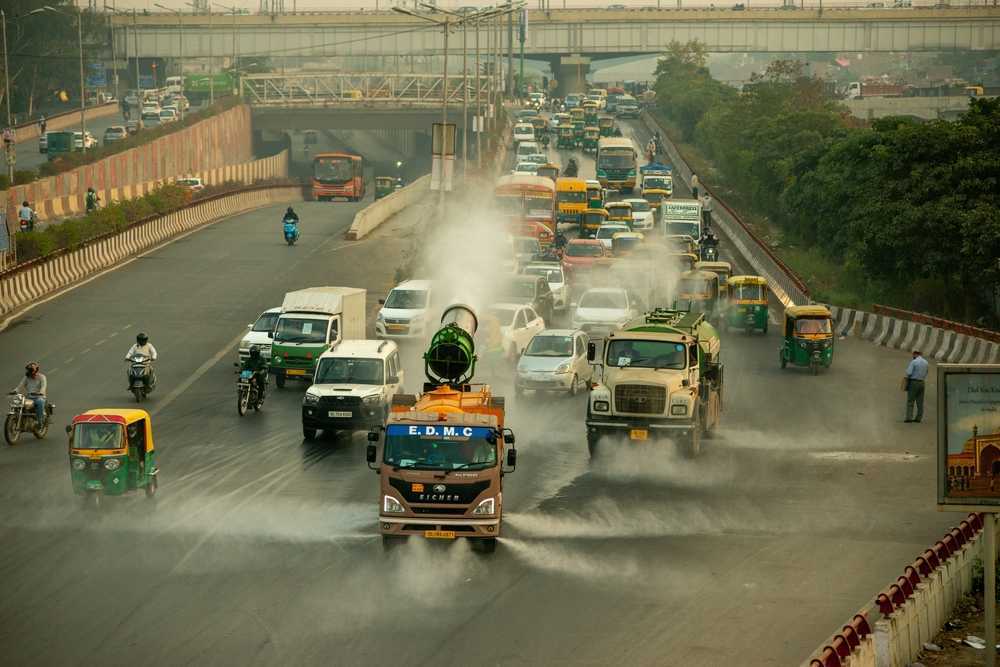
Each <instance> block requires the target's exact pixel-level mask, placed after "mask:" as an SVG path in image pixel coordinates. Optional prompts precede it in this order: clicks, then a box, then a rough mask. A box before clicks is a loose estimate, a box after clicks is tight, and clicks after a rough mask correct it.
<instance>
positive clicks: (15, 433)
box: [3, 415, 21, 445]
mask: <svg viewBox="0 0 1000 667" xmlns="http://www.w3.org/2000/svg"><path fill="white" fill-rule="evenodd" d="M3 437H4V439H5V440H6V441H7V444H8V445H14V444H17V441H18V440H20V439H21V429H20V427H19V426H18V423H17V417H15V416H14V415H7V420H6V421H5V422H4V423H3Z"/></svg>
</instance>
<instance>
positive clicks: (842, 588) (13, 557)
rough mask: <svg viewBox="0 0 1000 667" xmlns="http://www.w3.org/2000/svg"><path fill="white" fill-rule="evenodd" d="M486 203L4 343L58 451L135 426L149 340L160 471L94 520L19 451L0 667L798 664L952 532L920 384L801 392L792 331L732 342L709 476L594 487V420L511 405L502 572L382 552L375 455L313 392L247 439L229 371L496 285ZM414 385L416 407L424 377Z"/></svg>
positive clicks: (217, 249)
mask: <svg viewBox="0 0 1000 667" xmlns="http://www.w3.org/2000/svg"><path fill="white" fill-rule="evenodd" d="M589 164H590V166H589V167H588V163H581V166H582V167H583V171H582V172H581V173H582V174H584V175H590V174H592V173H593V172H592V163H589ZM588 169H590V171H587V170H588ZM465 194H466V195H467V197H466V198H465V199H464V200H463V201H461V202H457V205H455V206H452V207H451V209H450V210H451V211H452V214H451V215H449V216H448V217H447V219H446V220H437V219H436V220H435V221H434V227H433V228H431V229H429V230H428V231H427V232H426V234H424V233H421V232H418V231H416V230H415V229H414V228H413V227H412V224H411V221H412V219H413V218H416V217H419V214H420V210H419V209H418V208H413V209H410V210H408V211H406V212H404V213H403V214H402V215H403V216H404V217H403V218H402V219H401V220H398V221H395V222H393V223H392V224H390V225H389V227H388V228H385V229H382V230H380V231H378V232H376V233H375V234H374V235H373V236H372V237H370V238H369V239H366V240H362V241H358V242H348V241H344V240H343V238H342V233H343V231H344V230H345V229H346V227H347V226H348V225H349V223H350V219H351V217H352V215H353V212H354V211H355V210H357V208H358V205H355V204H344V203H335V204H329V203H327V204H318V203H304V204H302V205H301V206H298V207H296V208H297V209H298V210H299V212H300V213H301V215H302V218H303V226H302V227H303V238H302V240H301V241H300V243H299V244H298V245H296V246H295V247H293V248H288V247H286V246H284V245H283V244H282V243H281V240H280V236H279V225H278V215H279V207H272V208H269V209H265V210H261V211H257V212H253V213H249V214H246V215H242V216H238V217H235V218H232V219H230V220H227V221H224V222H220V223H218V224H215V225H212V226H210V227H207V228H205V229H204V230H202V231H199V232H197V233H195V234H192V235H190V236H187V237H185V238H184V239H182V240H179V241H177V242H175V243H173V244H170V245H168V246H166V247H164V248H162V249H160V250H158V251H155V252H152V253H150V254H148V255H146V256H144V257H142V258H139V259H137V260H135V261H133V262H131V263H130V264H128V265H126V266H124V267H123V268H121V269H119V270H117V271H114V272H111V273H108V274H105V275H103V276H101V277H99V278H97V279H95V280H93V281H91V282H89V283H87V284H85V285H83V286H81V287H79V288H78V289H75V290H73V291H70V292H68V293H66V294H64V295H63V296H60V297H58V298H56V299H53V300H51V301H49V302H47V303H44V304H42V305H40V306H38V307H36V308H35V309H33V310H31V311H29V312H28V313H26V314H25V315H24V316H23V317H21V318H20V319H18V320H17V321H15V322H14V323H13V325H12V326H11V327H10V328H9V329H8V330H6V331H5V332H3V333H0V359H4V360H5V363H4V365H3V370H4V372H5V373H6V374H7V376H8V378H9V382H10V384H11V385H13V384H14V383H15V382H16V381H17V379H18V376H19V374H20V372H21V367H22V364H23V362H24V361H27V360H28V359H29V358H34V359H38V360H39V361H41V363H42V365H43V369H44V370H45V371H46V372H48V373H49V381H50V382H49V384H50V390H51V392H50V395H51V397H52V399H53V400H54V401H55V402H56V404H57V409H58V413H57V415H58V420H57V423H58V425H59V426H60V427H61V426H62V425H63V424H65V423H66V422H68V420H69V419H70V418H71V416H72V415H74V414H76V413H78V412H80V411H82V410H84V409H87V408H91V407H97V406H109V405H115V406H128V405H129V402H128V396H127V394H126V393H125V391H124V384H123V380H124V369H123V366H122V362H121V361H120V360H121V357H122V355H124V352H125V349H126V348H127V346H128V344H129V343H131V341H132V340H133V338H134V335H135V333H136V332H137V331H139V330H144V331H147V332H149V334H150V336H151V340H152V342H153V343H154V344H155V345H156V346H157V348H158V350H159V352H160V355H161V362H160V365H159V369H160V385H159V387H158V390H157V393H156V394H154V395H153V397H152V400H151V402H150V403H149V409H150V410H151V411H152V412H153V418H154V427H155V433H156V444H157V447H158V450H159V452H160V466H161V468H162V471H163V472H162V478H161V482H162V484H161V486H160V489H159V492H158V495H157V498H156V499H155V500H153V501H149V500H147V499H146V498H144V497H142V496H141V495H138V496H134V497H126V498H120V499H114V500H115V502H109V503H107V504H106V505H105V507H104V508H103V509H102V511H101V513H100V514H95V513H93V512H88V511H85V510H84V509H82V508H81V507H80V506H79V501H78V499H77V498H75V497H74V496H73V495H72V493H71V491H70V485H69V474H68V462H67V457H66V449H65V441H64V440H63V438H62V437H60V435H61V434H60V433H59V432H58V431H57V430H56V429H54V430H53V433H52V434H50V436H49V437H48V439H46V440H45V441H42V442H36V441H33V440H28V441H24V442H23V443H22V444H20V445H18V446H17V447H13V448H6V449H3V450H0V501H2V503H3V506H4V509H5V511H4V512H3V515H2V517H0V526H2V533H3V539H2V540H0V544H2V547H0V563H3V575H4V576H3V579H4V581H5V587H4V596H3V604H2V605H0V654H2V655H4V656H5V662H7V663H9V664H93V663H95V662H98V661H100V662H101V663H104V664H112V665H119V664H121V665H124V664H135V663H136V662H141V663H143V664H148V665H177V664H267V665H292V664H295V665H299V664H331V663H333V664H345V665H360V664H364V665H397V664H399V663H400V662H401V661H405V662H406V663H407V664H412V665H435V667H438V666H443V665H466V664H469V662H470V661H473V660H474V661H476V662H480V663H482V664H491V665H525V664H528V665H568V664H573V665H595V666H596V665H609V664H623V665H624V664H627V665H685V666H688V665H721V664H739V665H788V664H798V662H800V661H801V660H802V659H803V658H804V657H805V656H806V655H807V654H808V653H809V652H810V651H811V650H812V649H813V648H815V647H816V645H817V644H819V643H820V642H822V641H823V640H825V639H826V638H827V637H828V636H829V634H831V633H832V632H833V631H834V630H836V629H837V628H839V626H840V624H841V623H842V622H843V621H844V620H845V619H847V618H849V617H850V615H851V614H852V613H854V611H856V610H857V608H858V607H860V606H861V605H862V604H863V603H864V602H866V601H867V600H869V599H871V598H872V597H873V596H874V595H875V593H876V592H877V591H878V590H879V589H880V588H881V587H882V586H884V585H885V584H887V583H888V582H889V581H890V580H893V579H895V577H896V576H897V575H898V573H899V572H900V570H901V567H902V566H903V565H905V564H906V563H908V562H910V560H911V559H912V558H913V557H914V556H915V555H916V554H917V553H919V552H920V551H921V550H923V549H924V548H926V546H927V545H928V544H930V543H931V542H933V541H934V540H935V539H937V538H938V537H939V536H940V535H941V533H942V531H943V530H944V529H945V527H946V526H948V525H950V524H952V523H954V522H955V520H956V519H955V518H954V517H952V516H950V515H942V514H938V513H937V512H935V511H934V504H933V502H934V493H933V470H934V459H933V446H934V445H933V443H934V429H935V424H934V420H933V419H931V420H929V421H926V422H925V423H923V424H920V425H911V424H903V423H901V422H902V409H903V404H902V403H903V401H902V395H901V394H900V393H899V392H898V391H897V378H898V377H899V374H900V373H901V372H902V369H903V368H904V365H905V363H906V360H907V359H906V355H905V354H903V353H900V352H895V351H888V350H885V349H881V348H877V347H874V346H872V345H870V344H868V343H866V342H859V341H855V340H846V341H838V343H837V350H836V358H835V361H834V366H833V368H832V369H830V371H829V372H826V373H823V374H821V375H820V376H818V377H813V376H811V375H809V374H807V373H804V372H796V371H784V372H782V371H780V370H779V368H778V363H777V347H778V339H777V337H776V334H775V333H774V329H773V328H772V333H771V334H770V335H768V336H754V337H747V336H745V335H740V334H730V335H725V337H724V345H725V352H724V361H725V363H726V380H727V382H726V411H725V413H724V415H723V428H722V431H721V433H720V434H719V437H717V438H716V439H714V440H713V441H711V442H710V443H707V447H706V448H705V451H704V452H703V455H702V456H701V457H700V458H698V459H697V460H694V461H691V460H686V459H684V458H681V457H679V456H678V455H676V454H675V453H674V452H673V451H672V449H671V448H669V447H662V446H655V447H654V446H649V445H644V446H639V447H635V448H632V449H627V450H624V449H623V450H620V451H617V452H615V453H614V454H612V455H609V456H608V457H607V458H605V459H603V460H601V461H599V462H597V463H594V464H591V463H590V462H589V461H588V455H587V449H586V444H585V442H586V441H585V437H584V429H583V415H584V410H585V403H584V399H583V398H582V397H580V398H578V399H576V400H570V399H559V398H555V399H551V400H548V399H543V398H534V397H530V396H529V397H528V399H527V400H524V401H514V400H509V403H508V405H509V406H510V408H509V412H508V418H507V423H508V425H509V426H511V427H512V428H514V430H515V431H516V432H517V435H518V449H519V450H520V451H519V458H518V468H517V470H516V472H514V473H513V474H512V475H511V476H510V477H508V478H507V480H506V489H505V491H506V493H505V499H504V500H505V503H504V505H505V508H506V509H507V510H508V512H509V514H508V515H507V517H506V524H505V537H503V538H502V539H501V544H500V546H499V547H498V549H497V552H496V553H495V554H493V555H484V554H477V553H473V552H471V550H470V549H469V547H468V545H467V544H465V543H464V542H461V541H459V542H454V543H447V544H441V543H428V542H424V541H411V542H410V543H408V544H406V545H405V546H402V547H400V548H398V549H395V550H393V551H391V552H389V553H383V551H382V549H381V546H380V540H379V538H378V536H377V531H376V526H375V521H376V517H377V501H378V494H377V480H376V478H375V476H374V474H373V473H372V472H371V471H369V470H368V468H367V467H366V465H365V463H364V448H365V444H366V442H365V438H364V434H355V436H354V437H353V438H348V437H342V438H340V439H339V440H329V439H326V440H320V441H318V442H316V443H305V442H303V441H302V440H301V437H300V433H301V429H300V417H299V405H300V401H301V394H302V390H303V387H301V386H294V385H290V386H289V387H288V388H286V389H285V390H273V391H272V393H271V394H270V395H269V397H268V402H267V404H266V405H265V406H264V410H263V412H262V413H260V414H256V415H253V414H252V415H249V416H247V417H244V418H242V419H241V418H240V417H238V416H237V415H236V413H235V409H234V405H233V403H234V387H233V381H234V378H233V375H232V366H231V362H232V360H233V358H234V357H235V343H236V342H237V340H238V338H239V337H240V336H241V335H242V332H243V330H244V327H245V326H246V323H247V322H250V321H252V320H253V318H254V317H255V316H256V315H257V314H258V313H259V312H260V311H262V310H264V309H265V308H267V307H270V306H272V305H275V304H278V303H279V302H280V300H281V296H282V294H283V293H284V292H285V291H287V290H289V289H294V288H299V287H304V286H308V285H322V284H335V285H353V286H360V287H365V288H367V289H368V290H369V298H368V301H369V310H370V311H371V312H370V314H373V312H374V308H375V307H377V305H376V299H377V298H378V296H381V295H383V294H384V293H385V291H386V290H387V289H388V288H389V287H390V286H391V285H392V284H393V280H394V276H395V271H396V268H397V267H398V266H400V265H401V264H402V263H404V262H405V261H406V256H407V255H408V253H410V252H411V251H412V250H413V248H414V247H416V248H417V249H418V250H422V251H426V252H430V251H431V250H433V249H437V250H440V249H441V248H438V247H437V244H439V243H446V242H450V243H454V244H455V247H457V248H461V249H462V250H463V251H462V252H454V253H451V262H448V263H440V264H439V265H438V269H439V271H440V276H438V277H444V278H447V279H448V280H450V281H451V283H452V284H453V285H454V286H455V288H456V291H458V290H460V289H461V288H462V287H463V286H465V285H467V284H468V283H469V280H470V278H471V277H473V276H478V277H480V278H481V277H483V276H486V277H488V275H489V274H488V271H489V264H488V262H484V261H483V259H482V257H481V256H480V255H483V254H484V253H485V254H486V255H488V253H489V252H490V251H491V247H489V246H487V245H486V244H483V243H482V242H481V241H480V239H479V238H478V237H477V234H479V232H480V231H481V225H479V224H471V223H476V222H480V223H483V220H480V219H479V218H480V217H482V216H480V212H481V210H482V206H481V203H482V201H484V200H485V199H487V198H488V197H489V194H488V193H477V192H470V193H465ZM485 224H488V221H486V222H485ZM445 250H447V248H445ZM405 358H406V372H407V374H408V377H407V385H408V389H410V390H411V391H412V390H415V389H417V388H418V385H419V381H420V380H421V376H422V368H421V366H420V365H419V363H418V358H419V350H418V349H416V348H409V349H407V350H406V354H405ZM493 380H494V382H495V384H496V385H497V388H498V390H499V391H500V392H502V393H505V394H507V395H508V396H510V398H511V399H512V398H513V397H512V396H511V394H512V392H511V391H510V385H509V381H507V380H506V379H504V378H493ZM927 400H928V405H934V400H935V397H934V392H933V387H930V391H929V395H928V397H927Z"/></svg>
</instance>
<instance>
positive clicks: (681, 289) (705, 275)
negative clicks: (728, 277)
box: [677, 269, 722, 322]
mask: <svg viewBox="0 0 1000 667" xmlns="http://www.w3.org/2000/svg"><path fill="white" fill-rule="evenodd" d="M677 299H678V300H679V301H687V302H688V303H689V307H688V310H690V311H692V312H699V313H704V314H705V317H706V318H707V319H708V320H709V321H712V322H716V321H718V318H719V315H720V313H721V310H722V309H721V304H720V302H719V274H717V273H713V272H712V271H701V270H698V269H695V270H693V271H685V272H684V273H682V274H681V276H680V278H679V279H678V281H677Z"/></svg>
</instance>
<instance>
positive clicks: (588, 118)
mask: <svg viewBox="0 0 1000 667" xmlns="http://www.w3.org/2000/svg"><path fill="white" fill-rule="evenodd" d="M598 115H599V114H598V108H597V105H596V104H588V105H585V106H584V107H583V122H585V123H586V124H587V125H593V126H594V127H597V123H598V118H597V117H598Z"/></svg>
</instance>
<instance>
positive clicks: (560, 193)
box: [556, 176, 587, 224]
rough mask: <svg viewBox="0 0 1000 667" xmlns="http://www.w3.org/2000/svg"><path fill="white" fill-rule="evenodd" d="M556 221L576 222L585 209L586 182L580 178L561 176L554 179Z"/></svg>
mask: <svg viewBox="0 0 1000 667" xmlns="http://www.w3.org/2000/svg"><path fill="white" fill-rule="evenodd" d="M556 203H557V205H558V207H559V210H558V212H557V214H556V221H557V222H570V223H574V224H578V223H579V222H580V218H581V216H582V215H583V212H584V211H586V210H587V182H586V181H585V180H583V179H582V178H570V177H567V176H563V177H561V178H557V179H556Z"/></svg>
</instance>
